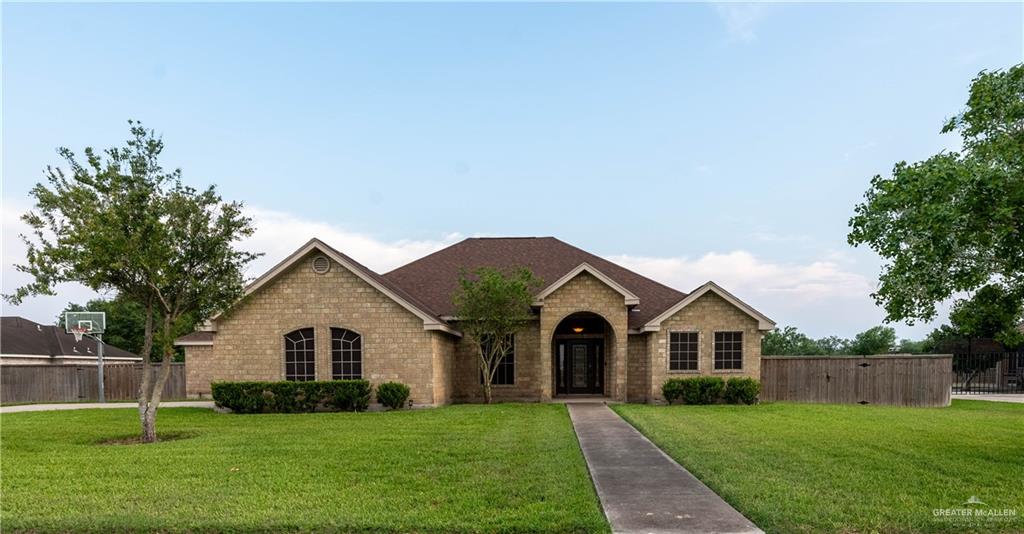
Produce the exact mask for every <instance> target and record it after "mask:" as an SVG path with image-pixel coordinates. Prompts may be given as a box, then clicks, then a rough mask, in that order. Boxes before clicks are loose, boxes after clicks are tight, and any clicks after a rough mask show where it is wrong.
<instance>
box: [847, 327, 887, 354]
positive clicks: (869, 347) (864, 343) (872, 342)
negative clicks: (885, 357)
mask: <svg viewBox="0 0 1024 534" xmlns="http://www.w3.org/2000/svg"><path fill="white" fill-rule="evenodd" d="M895 346H896V330H895V329H893V328H892V327H890V326H875V327H872V328H868V329H867V330H865V331H863V332H861V333H859V334H857V335H856V336H854V338H853V340H852V341H850V344H849V347H847V348H848V350H849V352H850V354H856V355H859V356H869V355H871V354H888V353H890V352H892V351H893V349H894V348H895Z"/></svg>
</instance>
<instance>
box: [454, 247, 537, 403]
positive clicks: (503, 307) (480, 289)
mask: <svg viewBox="0 0 1024 534" xmlns="http://www.w3.org/2000/svg"><path fill="white" fill-rule="evenodd" d="M540 285H541V281H540V280H539V279H538V278H537V277H536V276H534V274H533V272H532V271H530V270H529V269H526V268H514V269H507V270H499V269H495V268H493V267H481V268H479V269H476V270H474V271H473V272H472V273H462V275H461V276H460V277H459V287H458V289H457V290H456V292H455V294H454V295H453V296H452V302H453V303H454V304H455V309H456V312H455V316H456V320H457V321H458V326H459V329H460V330H462V334H463V335H464V336H466V337H467V338H468V339H469V340H470V341H471V342H472V343H473V346H474V347H476V349H477V363H478V364H479V365H478V366H479V368H480V376H481V378H482V380H481V381H482V387H483V393H484V401H485V402H486V403H487V404H490V403H491V399H492V395H491V384H492V382H493V381H494V375H495V372H496V371H497V370H498V365H499V364H500V363H501V362H502V360H504V359H505V357H506V356H508V355H509V354H511V352H512V350H513V346H514V337H513V336H515V334H516V332H518V331H520V330H522V329H523V328H525V327H526V326H528V325H529V324H530V322H531V321H532V320H534V318H535V317H534V314H533V311H532V309H531V305H532V304H533V295H534V293H535V292H536V291H537V290H538V289H539V288H540Z"/></svg>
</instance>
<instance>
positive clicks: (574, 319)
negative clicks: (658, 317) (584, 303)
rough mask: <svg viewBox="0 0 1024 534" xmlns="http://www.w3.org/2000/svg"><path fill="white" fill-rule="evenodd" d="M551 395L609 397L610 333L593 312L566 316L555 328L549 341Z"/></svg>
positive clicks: (610, 329)
mask: <svg viewBox="0 0 1024 534" xmlns="http://www.w3.org/2000/svg"><path fill="white" fill-rule="evenodd" d="M551 344H552V347H551V354H552V356H553V357H552V360H553V361H552V367H553V369H552V376H553V378H554V384H553V390H554V392H555V395H610V394H611V392H612V388H611V387H610V386H609V383H608V382H609V379H610V377H611V376H612V373H611V371H610V370H611V366H610V363H611V361H612V360H611V358H610V357H609V351H613V350H614V347H615V339H614V331H613V330H612V327H611V325H610V324H608V321H606V320H605V319H604V317H601V316H600V315H598V314H596V313H590V312H578V313H573V314H571V315H568V316H566V317H565V318H563V319H562V321H561V322H559V323H558V326H557V327H555V331H554V334H553V336H552V340H551Z"/></svg>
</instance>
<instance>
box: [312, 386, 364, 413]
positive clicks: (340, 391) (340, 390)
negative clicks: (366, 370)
mask: <svg viewBox="0 0 1024 534" xmlns="http://www.w3.org/2000/svg"><path fill="white" fill-rule="evenodd" d="M323 383H324V384H331V386H332V387H331V391H330V392H329V393H328V394H327V396H326V397H327V398H326V401H327V405H328V406H330V407H332V408H336V409H338V410H344V411H349V412H362V411H366V408H367V407H369V406H370V393H372V392H373V388H372V387H370V382H368V381H366V380H331V381H330V382H323Z"/></svg>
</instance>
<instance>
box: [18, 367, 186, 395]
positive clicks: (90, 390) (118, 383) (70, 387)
mask: <svg viewBox="0 0 1024 534" xmlns="http://www.w3.org/2000/svg"><path fill="white" fill-rule="evenodd" d="M153 373H154V377H153V378H154V379H155V378H156V375H155V373H156V369H153ZM97 384H98V377H97V374H96V366H95V365H5V366H2V367H0V402H2V403H5V404H6V403H14V402H74V401H95V400H96V399H97V396H98V394H99V391H98V390H99V388H98V387H97ZM141 384H142V364H133V363H115V364H107V365H104V366H103V387H104V388H105V391H104V394H105V395H106V398H107V400H133V399H136V398H138V395H139V386H140V385H141ZM163 398H164V399H183V398H185V364H184V363H172V364H171V375H170V376H169V377H167V383H166V384H165V385H164V393H163Z"/></svg>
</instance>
